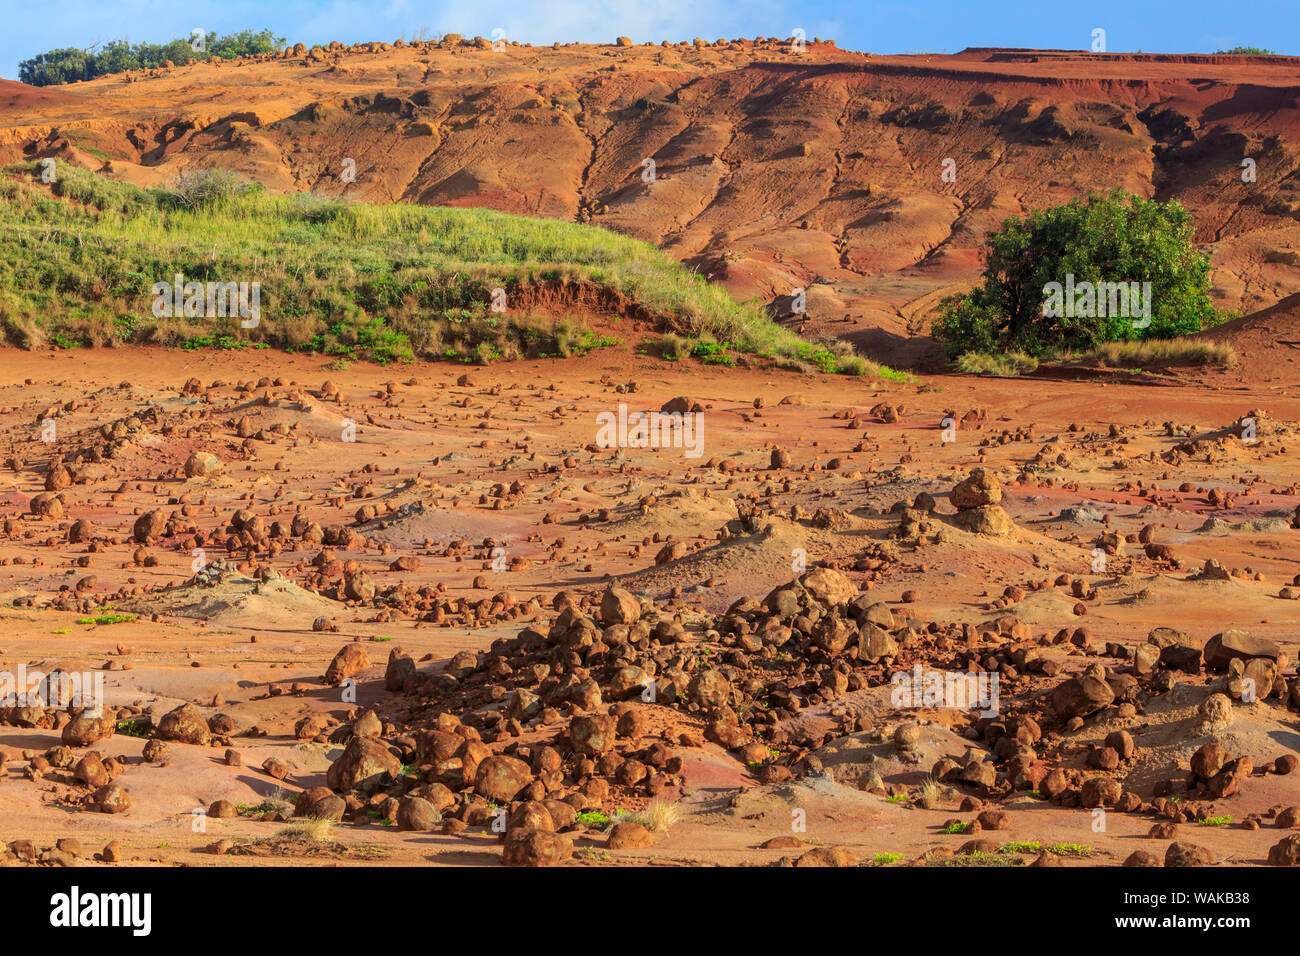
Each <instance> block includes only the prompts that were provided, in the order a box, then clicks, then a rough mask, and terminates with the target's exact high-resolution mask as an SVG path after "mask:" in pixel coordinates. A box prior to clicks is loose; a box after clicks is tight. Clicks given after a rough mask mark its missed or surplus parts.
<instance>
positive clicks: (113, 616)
mask: <svg viewBox="0 0 1300 956" xmlns="http://www.w3.org/2000/svg"><path fill="white" fill-rule="evenodd" d="M135 618H136V616H135V615H134V614H127V613H126V612H125V611H115V612H111V613H108V614H95V615H92V616H91V617H79V618H77V623H78V624H125V623H126V622H127V621H134V620H135Z"/></svg>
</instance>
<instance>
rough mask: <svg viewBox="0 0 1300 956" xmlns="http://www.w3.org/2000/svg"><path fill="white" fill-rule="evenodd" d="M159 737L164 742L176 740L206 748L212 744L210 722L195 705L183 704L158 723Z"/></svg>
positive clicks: (165, 715)
mask: <svg viewBox="0 0 1300 956" xmlns="http://www.w3.org/2000/svg"><path fill="white" fill-rule="evenodd" d="M158 736H159V737H161V738H162V739H163V740H175V741H178V742H180V743H183V744H194V745H196V746H200V747H206V746H207V745H208V744H209V743H211V742H212V731H211V730H209V729H208V722H207V720H206V719H204V717H203V715H202V714H201V713H199V709H198V708H197V707H195V706H194V705H193V704H181V705H180V706H179V707H177V708H176V709H175V710H171V711H168V712H167V713H166V714H164V715H163V718H162V720H160V721H158Z"/></svg>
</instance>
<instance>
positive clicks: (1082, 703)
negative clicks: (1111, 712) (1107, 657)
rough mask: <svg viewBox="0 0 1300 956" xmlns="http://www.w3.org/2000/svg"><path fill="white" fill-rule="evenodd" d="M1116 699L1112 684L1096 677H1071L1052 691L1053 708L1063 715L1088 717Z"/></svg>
mask: <svg viewBox="0 0 1300 956" xmlns="http://www.w3.org/2000/svg"><path fill="white" fill-rule="evenodd" d="M1114 699H1115V692H1114V691H1113V690H1111V687H1110V684H1108V683H1106V682H1105V681H1104V680H1099V679H1097V678H1096V677H1087V676H1085V677H1071V678H1070V679H1069V680H1067V681H1063V682H1062V683H1060V684H1058V685H1056V687H1055V689H1053V691H1052V696H1051V702H1052V709H1053V710H1054V711H1056V713H1057V714H1058V715H1059V716H1061V717H1067V718H1068V717H1087V716H1088V715H1089V714H1095V713H1096V712H1097V711H1099V710H1101V709H1102V708H1103V707H1106V706H1108V705H1109V704H1110V703H1111V702H1112V701H1114Z"/></svg>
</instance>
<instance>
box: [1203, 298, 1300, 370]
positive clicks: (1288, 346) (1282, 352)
mask: <svg viewBox="0 0 1300 956" xmlns="http://www.w3.org/2000/svg"><path fill="white" fill-rule="evenodd" d="M1198 337H1199V338H1203V339H1206V340H1208V341H1211V342H1221V343H1223V344H1224V345H1229V346H1231V347H1232V348H1233V349H1234V350H1235V351H1236V353H1237V357H1238V359H1239V360H1240V362H1241V366H1240V371H1241V372H1242V373H1243V374H1244V375H1245V376H1246V377H1248V378H1249V379H1250V380H1251V381H1261V382H1283V383H1287V384H1290V383H1293V382H1295V381H1296V380H1297V378H1298V377H1300V292H1294V293H1292V294H1291V295H1288V296H1287V297H1286V298H1285V299H1283V300H1282V301H1280V302H1278V303H1277V304H1275V305H1271V306H1269V307H1268V308H1266V309H1260V310H1259V311H1258V312H1252V313H1251V314H1250V315H1243V316H1241V317H1240V318H1237V319H1233V320H1232V321H1231V322H1225V323H1224V324H1223V325H1220V326H1218V327H1217V328H1214V329H1210V330H1209V331H1207V332H1202V333H1200V335H1199V336H1198Z"/></svg>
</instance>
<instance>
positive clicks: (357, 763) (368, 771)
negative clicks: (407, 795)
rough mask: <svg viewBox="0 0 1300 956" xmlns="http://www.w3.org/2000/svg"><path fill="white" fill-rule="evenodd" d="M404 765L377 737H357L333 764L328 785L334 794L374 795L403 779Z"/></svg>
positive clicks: (327, 775)
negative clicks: (401, 777) (357, 791)
mask: <svg viewBox="0 0 1300 956" xmlns="http://www.w3.org/2000/svg"><path fill="white" fill-rule="evenodd" d="M401 773H402V762H401V761H400V760H398V759H397V757H395V756H393V752H392V751H391V750H389V749H388V748H387V747H386V746H384V742H383V741H382V740H380V739H379V738H378V737H364V736H354V737H353V738H352V739H351V740H349V741H348V742H347V746H345V747H344V748H343V753H341V754H340V755H339V757H338V759H337V760H335V761H334V762H333V763H332V764H330V767H329V770H328V771H327V772H326V774H325V783H326V784H327V785H328V786H329V788H330V789H331V790H337V791H339V792H345V791H348V790H360V791H362V792H364V793H371V792H373V791H375V790H378V789H379V788H380V787H382V786H384V785H385V784H386V783H387V782H388V780H389V779H390V778H396V777H398V776H401Z"/></svg>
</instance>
